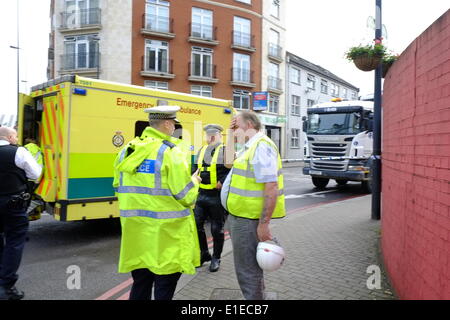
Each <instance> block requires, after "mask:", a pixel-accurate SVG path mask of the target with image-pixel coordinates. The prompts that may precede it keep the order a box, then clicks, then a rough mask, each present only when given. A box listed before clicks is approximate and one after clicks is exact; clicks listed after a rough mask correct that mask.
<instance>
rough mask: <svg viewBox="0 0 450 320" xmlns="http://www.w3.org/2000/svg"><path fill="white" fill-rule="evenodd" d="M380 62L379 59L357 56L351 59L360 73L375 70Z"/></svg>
mask: <svg viewBox="0 0 450 320" xmlns="http://www.w3.org/2000/svg"><path fill="white" fill-rule="evenodd" d="M380 62H381V57H376V56H359V57H356V58H355V59H353V63H354V64H355V66H356V67H357V68H358V69H359V70H362V71H372V70H375V69H376V68H377V67H378V65H379V64H380Z"/></svg>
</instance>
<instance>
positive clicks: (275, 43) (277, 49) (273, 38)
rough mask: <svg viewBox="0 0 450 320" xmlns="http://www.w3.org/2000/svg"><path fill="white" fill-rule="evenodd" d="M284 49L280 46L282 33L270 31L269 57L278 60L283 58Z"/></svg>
mask: <svg viewBox="0 0 450 320" xmlns="http://www.w3.org/2000/svg"><path fill="white" fill-rule="evenodd" d="M282 51H283V48H281V46H280V33H279V32H278V31H276V30H273V29H270V33H269V55H270V56H272V57H276V58H282V55H283V53H282Z"/></svg>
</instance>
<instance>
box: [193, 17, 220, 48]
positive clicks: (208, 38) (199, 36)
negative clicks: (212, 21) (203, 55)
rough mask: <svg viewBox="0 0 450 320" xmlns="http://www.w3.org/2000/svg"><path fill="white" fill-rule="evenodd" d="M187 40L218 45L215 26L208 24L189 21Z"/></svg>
mask: <svg viewBox="0 0 450 320" xmlns="http://www.w3.org/2000/svg"><path fill="white" fill-rule="evenodd" d="M189 30H190V31H189V39H188V40H189V42H194V43H201V44H209V45H214V46H215V45H218V44H219V41H217V27H214V26H211V25H209V24H201V23H195V22H192V23H189Z"/></svg>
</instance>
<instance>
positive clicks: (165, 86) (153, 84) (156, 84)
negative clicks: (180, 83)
mask: <svg viewBox="0 0 450 320" xmlns="http://www.w3.org/2000/svg"><path fill="white" fill-rule="evenodd" d="M144 87H146V88H151V89H159V90H169V83H168V82H164V81H153V80H145V81H144Z"/></svg>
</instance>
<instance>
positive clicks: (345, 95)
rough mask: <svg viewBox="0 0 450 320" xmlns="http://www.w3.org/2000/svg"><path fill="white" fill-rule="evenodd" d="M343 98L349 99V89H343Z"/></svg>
mask: <svg viewBox="0 0 450 320" xmlns="http://www.w3.org/2000/svg"><path fill="white" fill-rule="evenodd" d="M342 98H344V99H347V98H348V90H347V88H342Z"/></svg>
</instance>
